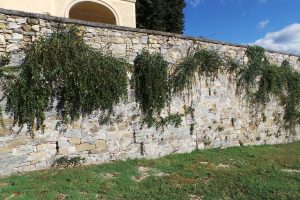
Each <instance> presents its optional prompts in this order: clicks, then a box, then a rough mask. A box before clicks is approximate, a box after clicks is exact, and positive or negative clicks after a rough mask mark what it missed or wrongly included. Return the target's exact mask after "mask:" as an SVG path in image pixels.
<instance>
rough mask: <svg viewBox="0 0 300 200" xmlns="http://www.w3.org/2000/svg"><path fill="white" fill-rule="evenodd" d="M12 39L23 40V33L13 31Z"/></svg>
mask: <svg viewBox="0 0 300 200" xmlns="http://www.w3.org/2000/svg"><path fill="white" fill-rule="evenodd" d="M11 39H12V40H22V39H23V34H20V33H13V34H12V38H11Z"/></svg>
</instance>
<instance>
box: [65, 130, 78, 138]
mask: <svg viewBox="0 0 300 200" xmlns="http://www.w3.org/2000/svg"><path fill="white" fill-rule="evenodd" d="M64 136H65V137H67V138H81V130H78V129H77V130H76V129H72V130H67V131H66V132H65V133H64Z"/></svg>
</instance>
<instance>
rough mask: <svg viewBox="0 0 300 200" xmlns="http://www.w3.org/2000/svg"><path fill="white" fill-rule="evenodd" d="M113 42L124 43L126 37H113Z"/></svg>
mask: <svg viewBox="0 0 300 200" xmlns="http://www.w3.org/2000/svg"><path fill="white" fill-rule="evenodd" d="M111 42H112V43H116V44H122V43H124V39H123V38H121V37H113V38H112V39H111Z"/></svg>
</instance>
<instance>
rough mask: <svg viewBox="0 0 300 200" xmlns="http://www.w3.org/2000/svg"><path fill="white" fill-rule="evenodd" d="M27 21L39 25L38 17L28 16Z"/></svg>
mask: <svg viewBox="0 0 300 200" xmlns="http://www.w3.org/2000/svg"><path fill="white" fill-rule="evenodd" d="M27 23H28V24H34V25H38V24H39V20H37V19H32V18H28V19H27Z"/></svg>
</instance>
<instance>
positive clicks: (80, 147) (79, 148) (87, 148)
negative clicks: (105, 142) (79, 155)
mask: <svg viewBox="0 0 300 200" xmlns="http://www.w3.org/2000/svg"><path fill="white" fill-rule="evenodd" d="M95 147H96V145H94V144H89V143H84V144H79V145H76V149H77V151H90V150H93V149H95Z"/></svg>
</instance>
